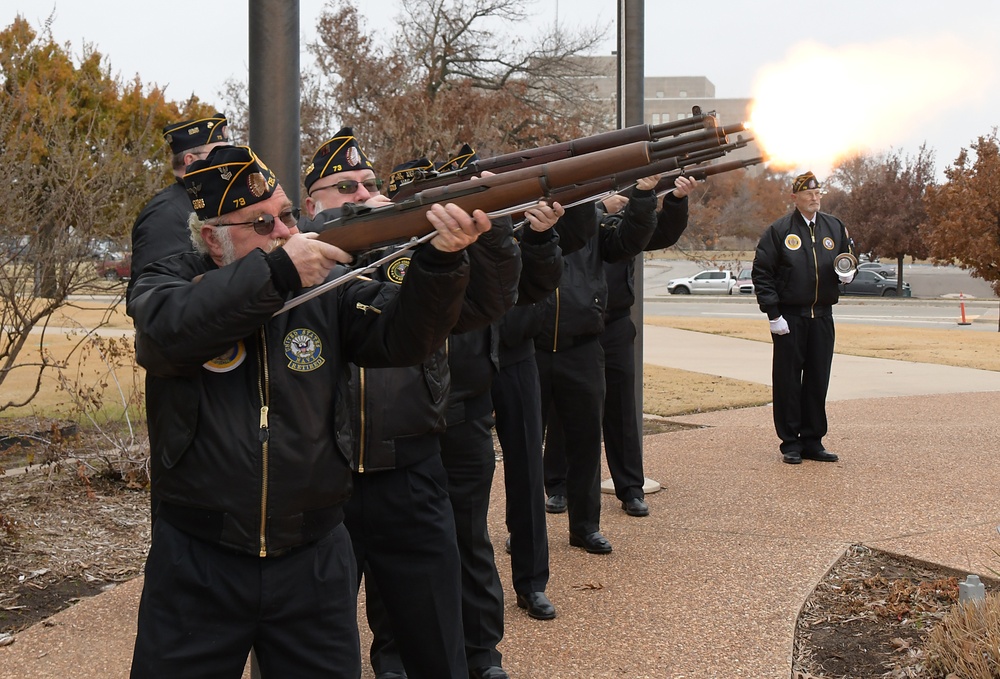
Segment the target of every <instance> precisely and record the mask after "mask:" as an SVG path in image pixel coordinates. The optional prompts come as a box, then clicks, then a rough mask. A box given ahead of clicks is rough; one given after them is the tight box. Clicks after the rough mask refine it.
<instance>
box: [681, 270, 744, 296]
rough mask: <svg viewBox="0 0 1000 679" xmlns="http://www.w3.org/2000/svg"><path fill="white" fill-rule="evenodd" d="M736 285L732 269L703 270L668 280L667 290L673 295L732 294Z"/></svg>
mask: <svg viewBox="0 0 1000 679" xmlns="http://www.w3.org/2000/svg"><path fill="white" fill-rule="evenodd" d="M735 287H736V277H735V276H733V272H732V271H702V272H700V273H696V274H695V275H694V276H688V277H687V278H674V279H673V280H670V281H667V292H669V293H670V294H671V295H731V294H733V289H734V288H735Z"/></svg>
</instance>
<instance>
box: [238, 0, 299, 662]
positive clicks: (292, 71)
mask: <svg viewBox="0 0 1000 679" xmlns="http://www.w3.org/2000/svg"><path fill="white" fill-rule="evenodd" d="M249 9H250V22H249V23H250V36H249V37H250V87H249V89H250V111H249V115H250V148H252V149H253V150H254V153H256V154H257V155H258V156H259V157H260V159H261V160H262V161H263V162H264V163H265V164H266V165H268V166H269V167H270V168H271V169H272V170H274V173H275V174H276V175H277V176H278V181H279V182H280V183H281V188H282V189H283V190H284V191H285V195H286V196H288V200H290V201H292V205H298V204H299V196H300V193H301V192H300V190H299V185H300V184H301V183H302V182H301V181H300V179H299V172H300V170H299V165H300V164H301V162H302V161H301V154H300V151H299V0H250V3H249ZM250 677H251V679H261V675H260V667H259V665H258V664H257V654H256V653H254V651H253V649H251V650H250Z"/></svg>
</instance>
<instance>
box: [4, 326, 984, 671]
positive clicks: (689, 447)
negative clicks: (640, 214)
mask: <svg viewBox="0 0 1000 679" xmlns="http://www.w3.org/2000/svg"><path fill="white" fill-rule="evenodd" d="M644 332H645V340H644V341H645V355H646V360H647V362H650V363H656V364H660V365H667V366H674V367H680V368H684V369H686V370H694V371H700V372H706V373H711V374H716V375H724V376H727V377H735V378H739V379H747V380H753V381H758V382H762V383H768V381H769V374H768V373H769V368H768V366H769V362H770V359H769V356H770V348H769V345H766V344H762V343H756V342H748V341H744V340H734V339H728V338H720V337H714V336H710V335H704V334H698V333H691V332H685V331H677V330H669V329H664V328H657V327H653V326H645V328H644ZM997 412H1000V374H998V373H989V372H983V371H976V370H967V369H960V368H945V367H941V366H933V365H924V364H913V363H902V362H896V361H884V360H878V359H860V358H855V357H849V356H842V355H838V356H836V357H835V359H834V376H833V385H832V393H831V403H830V405H829V417H830V430H831V434H830V436H829V437H828V438H827V445H828V447H829V448H830V449H831V450H834V451H835V452H837V453H839V454H840V455H841V462H839V463H837V464H821V463H815V462H809V461H806V462H805V463H803V464H802V465H800V466H795V467H793V466H789V465H785V464H782V463H781V462H780V457H779V455H778V453H777V439H776V438H775V435H774V431H773V427H772V424H771V410H770V408H769V407H761V408H749V409H743V410H733V411H724V412H714V413H706V414H703V415H697V416H691V417H683V418H675V419H679V420H683V421H685V422H689V423H692V424H697V425H701V427H702V428H699V429H691V430H686V431H681V432H673V433H668V434H661V435H658V436H651V437H647V438H646V440H645V459H646V474H647V476H649V477H651V478H654V479H656V480H658V481H660V482H661V483H663V484H664V488H665V489H664V491H663V492H660V493H656V494H655V495H650V496H649V497H648V500H649V504H650V507H651V510H652V511H651V514H650V516H649V517H647V518H641V519H637V518H632V517H628V516H626V515H625V514H624V513H623V512H622V511H621V510H620V509H619V507H618V504H617V502H616V501H615V500H614V497H613V496H610V495H604V496H603V497H602V502H603V505H604V507H603V508H604V514H603V517H602V530H603V531H604V533H605V535H607V537H608V538H609V539H610V540H611V541H612V543H613V544H614V552H613V553H612V554H610V555H607V556H595V555H588V554H586V553H584V552H582V551H581V550H578V549H573V548H570V547H569V545H568V543H567V531H566V516H565V515H557V516H551V515H550V516H549V517H548V522H549V543H550V545H551V562H552V577H551V580H550V583H549V588H548V593H549V596H550V598H551V599H552V601H553V602H554V603H555V605H556V607H557V609H558V611H559V617H558V618H556V619H555V620H552V621H548V622H540V621H535V620H531V619H529V618H528V617H527V616H525V615H524V613H523V612H522V611H520V610H519V609H518V608H517V607H516V606H515V604H514V597H513V592H512V590H511V589H510V572H509V563H508V559H507V557H506V556H505V555H504V553H503V547H502V545H503V540H504V538H505V536H506V529H505V528H504V526H503V502H504V498H503V484H502V476H501V475H502V473H503V470H502V466H498V473H497V479H496V482H495V485H494V492H493V504H492V511H491V526H490V529H491V534H492V535H493V538H494V543H495V545H496V546H497V548H498V549H497V564H498V566H499V568H500V573H501V577H502V579H503V581H504V586H505V593H506V597H507V604H506V606H507V611H506V612H507V629H506V638H505V640H504V643H503V645H502V646H501V650H502V651H503V653H504V656H505V661H504V664H505V666H506V667H507V668H508V670H509V672H510V674H511V677H513V678H514V679H541V678H545V679H550V678H554V679H562V678H565V679H579V678H591V677H595V678H597V677H609V678H610V677H621V678H628V679H639V678H643V677H648V678H651V679H652V678H655V679H661V678H664V677H669V678H674V679H681V678H697V679H705V678H708V677H720V678H721V677H725V678H731V677H749V678H753V679H760V678H771V677H773V678H776V679H788V677H789V675H790V668H791V650H792V640H793V635H794V628H795V620H796V617H797V615H798V612H799V609H800V607H801V606H802V604H803V602H804V601H805V599H806V598H807V597H808V595H809V593H810V592H811V590H812V589H813V587H814V586H815V585H816V583H817V582H818V581H819V580H820V579H822V577H823V576H824V574H825V573H826V571H827V570H828V569H829V567H830V566H831V565H832V564H833V563H834V562H835V561H836V560H837V559H838V558H839V557H840V555H841V554H842V553H843V551H844V549H845V548H847V547H848V546H849V545H851V544H853V543H859V542H860V543H864V544H866V545H869V546H872V547H876V548H879V549H884V550H888V551H891V552H896V553H899V554H904V555H908V556H911V557H914V558H917V559H922V560H926V561H931V562H935V563H940V564H944V565H948V566H951V567H954V568H959V569H964V570H966V571H968V572H979V573H985V572H986V568H985V566H987V565H989V566H992V567H994V568H995V567H997V566H998V563H997V557H996V556H995V555H994V554H993V553H992V552H991V551H990V548H991V547H993V548H1000V536H998V535H997V533H996V530H995V527H996V526H997V525H1000V494H998V493H997V492H996V489H997V488H998V487H1000V465H997V464H996V462H995V450H996V447H997V441H1000V418H997ZM605 476H607V473H606V470H605ZM140 587H141V579H137V580H133V581H131V582H129V583H126V584H124V585H121V586H119V587H117V588H115V589H114V590H111V591H110V592H108V593H105V594H102V595H100V596H97V597H93V598H91V599H88V600H85V601H82V602H80V603H79V604H77V605H76V606H74V607H73V608H71V609H69V610H67V611H65V612H63V613H60V614H59V615H56V616H54V617H53V618H52V619H51V620H50V621H49V624H41V625H36V626H35V627H33V628H31V629H29V630H26V631H25V632H23V633H21V634H19V635H17V639H16V642H15V643H14V644H13V645H12V646H10V647H7V648H3V649H0V678H2V679H7V678H15V677H16V678H18V679H21V678H23V679H29V678H30V679H43V678H48V677H51V678H53V679H55V678H58V679H66V678H79V679H98V678H99V679H117V678H119V677H126V676H127V675H128V665H129V658H130V654H131V645H132V639H133V636H134V633H135V610H136V602H137V600H138V593H139V590H140ZM362 624H363V623H362ZM363 629H364V628H363ZM362 644H363V645H366V644H367V639H366V637H365V635H363V637H362ZM365 676H366V677H370V676H371V674H370V673H366V674H365ZM282 679H284V678H282Z"/></svg>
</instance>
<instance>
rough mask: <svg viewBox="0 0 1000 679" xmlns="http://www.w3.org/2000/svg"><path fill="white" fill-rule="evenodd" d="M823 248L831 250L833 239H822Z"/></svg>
mask: <svg viewBox="0 0 1000 679" xmlns="http://www.w3.org/2000/svg"><path fill="white" fill-rule="evenodd" d="M823 247H825V248H826V249H827V250H832V249H833V239H832V238H830V237H829V236H827V237H826V238H824V239H823Z"/></svg>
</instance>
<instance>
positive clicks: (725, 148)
mask: <svg viewBox="0 0 1000 679" xmlns="http://www.w3.org/2000/svg"><path fill="white" fill-rule="evenodd" d="M752 140H753V137H752V136H750V137H747V138H744V137H742V136H739V137H738V138H737V140H736V141H735V142H732V143H729V144H724V145H722V146H718V147H716V148H714V149H708V150H705V151H700V152H697V153H692V154H689V155H687V156H685V157H683V158H667V159H665V160H661V161H657V162H655V163H652V164H650V165H647V166H645V167H638V168H633V169H630V170H625V171H624V172H619V173H617V174H613V175H609V176H605V177H600V178H598V179H595V180H593V181H590V182H586V183H584V184H579V185H576V186H569V187H566V188H563V189H559V190H556V191H553V192H552V193H551V195H550V196H548V198H549V199H550V200H553V201H555V202H558V203H559V204H560V205H562V206H563V207H569V206H572V205H576V204H578V203H581V202H583V201H586V200H589V199H593V198H594V197H595V196H603V195H609V194H614V193H621V192H622V191H624V190H626V189H628V188H630V187H631V186H634V185H635V183H636V182H637V181H639V180H640V179H642V178H643V177H651V176H653V175H656V174H665V173H666V176H664V177H661V178H660V181H659V182H658V183H657V185H656V192H657V193H661V192H663V191H666V190H667V187H668V186H669V188H673V182H674V180H676V179H677V177H678V176H680V175H682V174H683V175H685V176H688V177H691V178H692V179H696V180H702V179H704V178H705V177H707V176H709V175H713V174H719V173H721V172H729V171H730V170H738V169H740V168H742V167H749V166H750V165H755V164H757V163H760V162H763V160H764V159H763V158H760V157H757V158H753V159H749V160H734V161H730V162H726V163H718V164H716V165H702V166H700V167H692V166H699V165H700V164H701V163H705V162H708V161H710V160H714V159H716V158H721V157H723V156H724V155H726V154H727V153H729V152H730V151H735V150H736V149H739V148H743V147H744V146H746V145H747V144H748V143H750V142H751V141H752ZM686 168H691V169H686Z"/></svg>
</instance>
